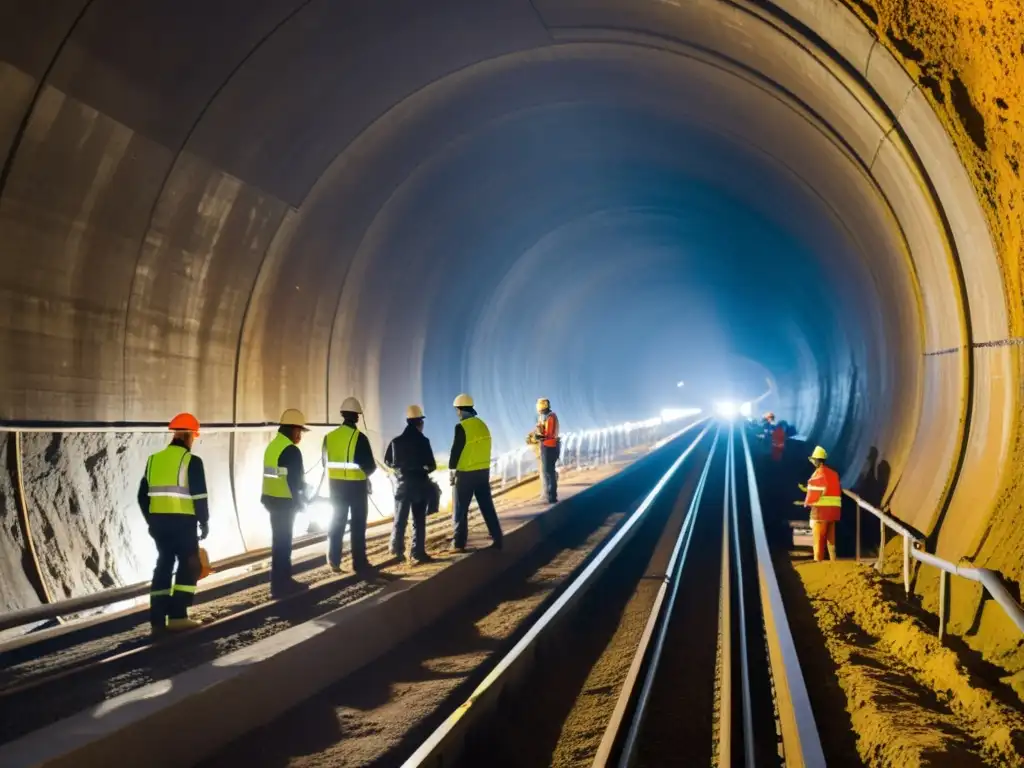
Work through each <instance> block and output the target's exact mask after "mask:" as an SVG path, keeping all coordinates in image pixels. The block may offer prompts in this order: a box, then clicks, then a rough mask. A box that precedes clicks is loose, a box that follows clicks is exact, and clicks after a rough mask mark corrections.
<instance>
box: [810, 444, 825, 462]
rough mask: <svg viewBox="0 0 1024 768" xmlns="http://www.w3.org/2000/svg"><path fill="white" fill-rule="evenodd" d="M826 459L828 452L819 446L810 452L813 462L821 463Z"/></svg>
mask: <svg viewBox="0 0 1024 768" xmlns="http://www.w3.org/2000/svg"><path fill="white" fill-rule="evenodd" d="M827 458H828V451H826V450H825V449H824V448H822V447H821V446H820V445H819V446H817V447H816V448H815V449H814V450H813V451H812V452H811V461H814V460H815V459H821V460H822V461H825V459H827Z"/></svg>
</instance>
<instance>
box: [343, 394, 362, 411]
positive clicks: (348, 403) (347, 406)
mask: <svg viewBox="0 0 1024 768" xmlns="http://www.w3.org/2000/svg"><path fill="white" fill-rule="evenodd" d="M341 412H342V413H360V414H361V413H362V412H363V406H362V405H360V403H359V401H358V400H356V399H355V398H354V397H346V398H345V399H344V400H343V401H342V403H341Z"/></svg>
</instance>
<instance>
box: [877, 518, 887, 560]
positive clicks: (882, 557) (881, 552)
mask: <svg viewBox="0 0 1024 768" xmlns="http://www.w3.org/2000/svg"><path fill="white" fill-rule="evenodd" d="M878 525H879V528H880V530H879V532H878V536H879V539H878V561H877V562H876V563H875V567H876V568H877V569H878V572H879V573H881V572H882V571H884V570H885V520H879V523H878Z"/></svg>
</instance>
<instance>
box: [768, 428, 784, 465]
mask: <svg viewBox="0 0 1024 768" xmlns="http://www.w3.org/2000/svg"><path fill="white" fill-rule="evenodd" d="M785 450H786V422H784V421H780V422H779V423H778V424H776V425H775V428H774V429H773V430H772V454H771V455H772V461H782V454H783V452H784V451H785Z"/></svg>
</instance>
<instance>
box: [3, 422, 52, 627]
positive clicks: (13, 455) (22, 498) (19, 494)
mask: <svg viewBox="0 0 1024 768" xmlns="http://www.w3.org/2000/svg"><path fill="white" fill-rule="evenodd" d="M7 450H8V451H10V453H9V454H8V457H7V461H8V465H9V469H10V470H11V474H12V475H13V477H12V480H13V481H14V497H15V498H14V500H15V504H16V506H17V508H18V526H19V528H20V529H21V537H22V538H23V539H24V540H25V551H26V552H27V553H28V556H29V560H30V561H31V563H32V573H31V574H28V575H29V580H30V581H32V582H33V584H32V587H33V588H34V589H35V590H36V593H37V594H38V597H39V599H40V601H42V602H43V603H45V604H50V605H52V604H53V595H52V594H50V588H49V586H47V584H46V579H44V578H43V569H42V566H41V565H40V564H39V555H38V553H37V552H36V546H35V541H34V539H33V537H32V523H31V520H30V518H29V514H28V495H27V494H26V493H25V468H24V466H23V464H22V461H21V435H19V434H18V433H17V432H15V433H14V434H13V435H12V436H11V439H10V440H9V441H8V445H7ZM52 618H56V619H58V620H59V619H60V617H59V616H56V615H55V616H53V617H52Z"/></svg>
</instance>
